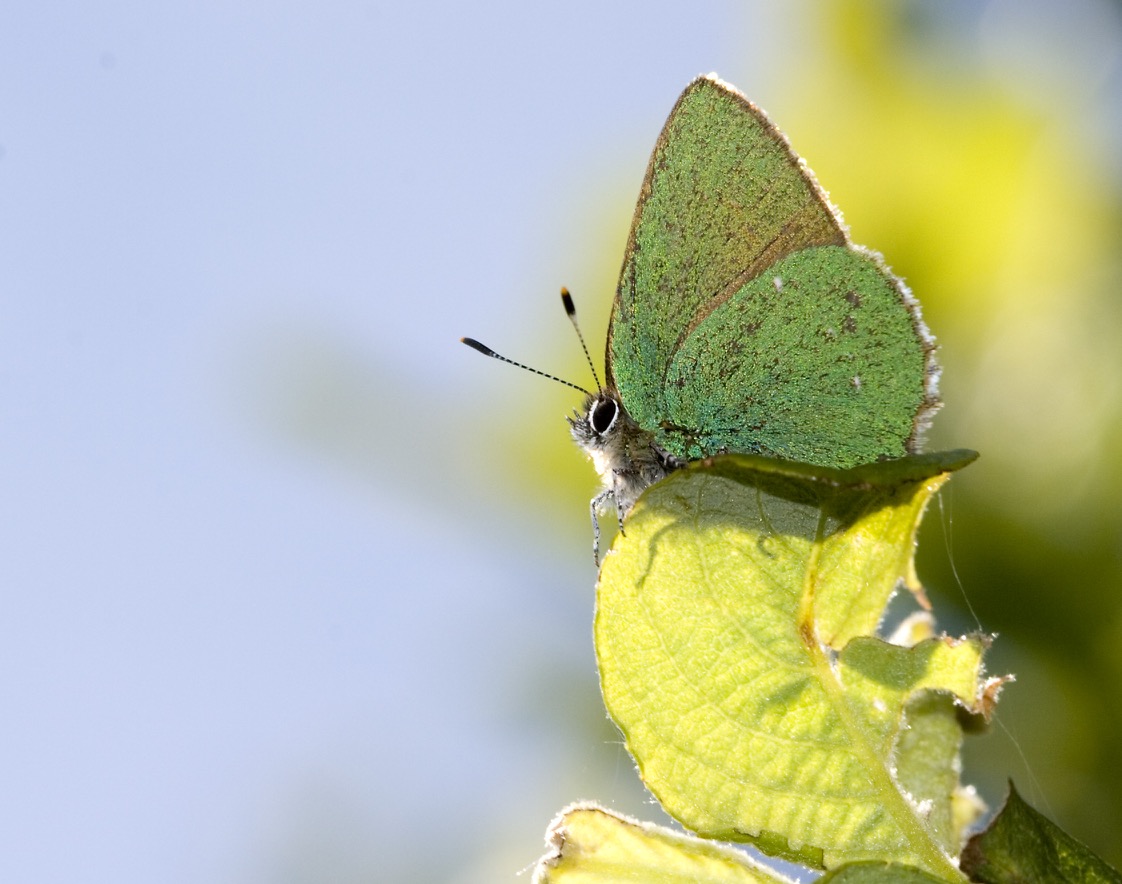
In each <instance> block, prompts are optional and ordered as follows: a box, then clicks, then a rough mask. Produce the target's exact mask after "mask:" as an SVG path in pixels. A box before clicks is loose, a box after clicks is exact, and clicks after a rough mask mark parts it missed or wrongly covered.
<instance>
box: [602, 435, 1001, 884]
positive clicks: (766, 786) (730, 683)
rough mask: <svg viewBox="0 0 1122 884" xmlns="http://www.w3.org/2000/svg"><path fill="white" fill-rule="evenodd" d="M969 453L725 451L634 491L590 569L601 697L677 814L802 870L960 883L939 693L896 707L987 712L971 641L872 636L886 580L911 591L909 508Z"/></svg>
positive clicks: (949, 752)
mask: <svg viewBox="0 0 1122 884" xmlns="http://www.w3.org/2000/svg"><path fill="white" fill-rule="evenodd" d="M973 457H974V455H973V453H971V452H951V453H948V454H941V455H926V456H921V457H913V458H905V459H901V460H898V461H892V462H886V463H883V464H876V465H872V466H865V467H858V468H856V469H853V470H828V469H823V468H818V467H810V466H806V465H802V464H794V463H790V462H781V461H774V460H769V459H765V458H759V457H751V456H745V455H728V456H724V457H720V458H714V459H712V460H710V461H706V462H701V463H698V464H695V465H691V466H690V467H688V468H687V469H684V470H681V471H679V472H677V473H675V474H673V475H672V476H670V477H669V478H668V479H666V480H665V481H663V482H661V483H659V484H657V485H655V486H653V487H652V488H651V489H650V490H649V491H648V492H647V493H646V494H645V495H644V497H643V498H642V499H641V500H640V502H639V504H638V505H637V506H636V507H635V509H634V510H633V512H632V514H631V518H630V519H629V521H628V523H627V533H626V536H622V537H620V538H618V539H617V542H616V544H615V546H614V549H613V551H612V553H611V554H610V555H609V556H608V557H607V559H606V561H605V563H604V568H603V571H602V573H601V578H600V585H599V589H598V596H597V614H596V645H597V654H598V657H599V662H600V674H601V683H602V687H603V691H604V699H605V702H606V704H607V706H608V710H609V712H610V713H611V715H612V717H613V718H614V719H615V721H616V723H617V724H618V725H619V726H620V728H621V730H622V731H623V733H624V736H625V738H626V740H627V745H628V748H629V749H630V750H631V752H632V754H633V755H634V756H635V758H636V760H637V762H638V764H639V769H640V772H641V774H642V776H643V779H644V781H645V782H646V784H647V786H648V787H649V788H650V789H651V791H652V792H653V793H654V794H655V795H656V796H657V797H658V799H659V800H660V801H661V802H662V804H663V806H664V807H665V808H666V809H667V811H668V812H669V813H670V814H671V815H673V816H674V817H675V818H676V819H678V820H679V821H681V822H682V823H683V824H684V825H686V826H687V827H688V828H690V829H692V830H694V831H696V832H698V833H699V834H701V835H704V836H706V837H711V838H722V839H727V840H745V841H752V842H754V843H756V844H757V845H758V846H759V847H760V848H761V849H764V850H766V851H768V852H770V853H773V854H776V855H781V856H784V857H786V858H789V859H793V860H796V861H799V862H803V863H806V864H809V865H817V866H819V867H824V868H833V867H836V866H838V865H841V864H842V863H845V862H854V861H860V860H893V861H895V862H898V863H907V864H911V865H915V866H918V867H920V868H922V869H925V870H927V871H928V872H931V873H933V874H935V875H937V876H939V877H942V878H945V879H948V880H961V873H959V872H958V870H957V868H956V866H955V864H954V861H953V859H952V857H953V856H954V855H955V854H956V853H957V852H958V843H957V842H958V838H959V835H960V831H959V830H960V825H961V823H960V816H959V815H956V814H955V813H954V812H953V810H954V806H955V799H956V790H957V783H956V782H954V777H953V770H954V766H953V763H952V762H953V761H954V760H955V759H954V756H955V755H956V754H957V749H958V735H957V734H955V733H951V732H949V731H948V730H947V727H946V726H947V723H948V718H947V716H948V715H949V713H950V712H951V711H952V709H951V706H950V705H949V704H950V699H947V700H944V701H943V705H942V707H939V706H936V707H930V706H925V705H923V704H922V703H921V704H920V705H915V706H913V705H911V704H913V702H918V701H920V700H922V698H925V697H930V696H931V694H932V692H936V693H937V694H938V695H940V696H942V697H945V698H953V700H954V701H956V702H958V703H959V704H961V705H964V706H966V707H968V708H971V709H978V708H981V704H982V693H983V689H982V681H981V657H982V653H983V651H984V649H985V646H986V644H987V642H986V641H985V640H984V639H982V638H980V637H975V638H965V639H959V640H955V641H951V640H949V639H945V638H931V639H927V640H924V641H921V642H919V643H917V644H915V645H914V646H912V647H901V646H897V645H892V644H889V643H887V642H886V641H884V640H882V639H880V638H877V637H875V633H876V628H877V626H878V625H879V622H880V619H881V617H882V616H883V613H884V608H885V605H886V604H887V602H888V600H889V598H890V597H891V595H892V593H893V592H894V591H895V590H896V588H897V587H898V586H899V585H901V584H903V585H904V586H907V587H908V588H909V589H911V590H913V591H915V592H917V593H921V589H920V586H919V584H918V582H917V581H916V579H915V575H914V572H913V568H912V553H913V549H914V538H915V531H916V528H917V527H918V525H919V521H920V518H921V516H922V512H923V509H924V507H925V505H926V504H927V502H928V500H929V499H930V498H931V496H932V495H933V494H934V493H935V491H936V490H938V488H939V487H940V486H941V485H942V484H943V483H944V482H945V481H946V479H947V477H948V475H949V472H950V471H951V470H953V469H957V468H959V467H961V466H963V465H965V464H966V463H969V462H970V461H971V460H973ZM921 598H922V596H921ZM909 709H911V710H912V715H913V716H914V718H915V725H916V728H917V730H916V735H918V736H921V737H922V739H920V740H918V741H913V742H911V743H909V742H908V740H907V739H905V738H903V736H904V735H905V734H906V733H907V732H908V727H909V719H908V717H907V715H906V712H907V710H909ZM948 770H949V771H950V772H951V774H952V776H951V778H950V780H948V779H947V776H946V775H945V774H946V772H947V771H948Z"/></svg>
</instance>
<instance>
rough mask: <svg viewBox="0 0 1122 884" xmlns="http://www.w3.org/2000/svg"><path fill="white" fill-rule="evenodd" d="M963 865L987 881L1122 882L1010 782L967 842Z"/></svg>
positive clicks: (995, 883) (1042, 883)
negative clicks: (991, 815) (990, 815)
mask: <svg viewBox="0 0 1122 884" xmlns="http://www.w3.org/2000/svg"><path fill="white" fill-rule="evenodd" d="M962 870H963V871H964V872H966V873H967V874H969V875H970V880H971V881H984V882H989V884H1007V882H1008V884H1013V882H1018V884H1019V882H1024V881H1032V882H1034V884H1051V882H1056V884H1061V882H1068V881H1080V882H1088V884H1093V882H1111V884H1119V882H1122V875H1120V874H1119V873H1118V872H1117V871H1116V870H1115V869H1113V868H1111V867H1110V866H1109V865H1107V864H1106V863H1105V862H1103V860H1101V859H1100V858H1099V857H1098V856H1096V855H1095V854H1093V853H1092V852H1091V851H1090V850H1089V849H1088V848H1087V847H1086V846H1085V845H1084V844H1082V843H1080V842H1079V841H1076V840H1075V839H1074V838H1072V837H1071V836H1070V835H1069V834H1067V832H1065V831H1064V830H1063V829H1061V828H1060V827H1059V826H1057V825H1056V824H1055V823H1053V822H1052V821H1051V820H1050V819H1048V818H1047V817H1046V816H1044V815H1043V814H1041V813H1038V812H1037V811H1036V810H1034V809H1033V808H1032V807H1030V806H1029V805H1028V804H1026V803H1025V801H1024V799H1022V798H1021V796H1020V795H1019V794H1018V793H1017V790H1016V789H1015V788H1014V787H1013V784H1012V783H1010V784H1009V797H1008V798H1007V799H1006V800H1005V806H1004V807H1003V808H1001V810H1000V812H998V814H997V816H996V817H995V818H994V820H993V822H991V823H990V824H989V826H988V827H987V828H986V830H985V831H984V832H980V833H979V834H977V835H975V836H974V837H973V838H971V839H970V842H969V844H967V845H966V850H964V851H963V853H962Z"/></svg>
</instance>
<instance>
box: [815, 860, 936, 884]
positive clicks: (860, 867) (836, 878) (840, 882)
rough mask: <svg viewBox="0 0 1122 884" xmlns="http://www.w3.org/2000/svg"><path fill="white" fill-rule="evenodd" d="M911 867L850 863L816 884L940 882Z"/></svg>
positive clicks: (931, 883) (915, 883)
mask: <svg viewBox="0 0 1122 884" xmlns="http://www.w3.org/2000/svg"><path fill="white" fill-rule="evenodd" d="M942 880H943V879H942V878H935V877H933V876H931V875H929V874H927V872H921V871H920V870H919V869H916V868H913V867H912V866H901V865H898V864H897V863H872V862H865V863H850V864H849V865H845V866H842V867H841V868H840V869H837V870H835V871H833V872H828V873H826V874H825V875H823V876H822V877H821V878H819V879H818V881H817V882H816V884H934V882H938V881H942Z"/></svg>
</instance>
